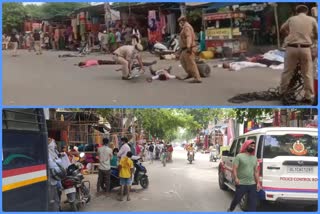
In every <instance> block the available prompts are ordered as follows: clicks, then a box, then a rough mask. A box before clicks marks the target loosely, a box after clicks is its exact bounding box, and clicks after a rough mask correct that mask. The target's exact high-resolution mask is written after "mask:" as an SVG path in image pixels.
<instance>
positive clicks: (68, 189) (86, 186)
mask: <svg viewBox="0 0 320 214" xmlns="http://www.w3.org/2000/svg"><path fill="white" fill-rule="evenodd" d="M80 157H81V158H82V157H84V153H81V154H80ZM81 169H82V164H81V163H79V162H77V163H74V164H71V165H70V166H69V167H68V168H67V176H66V177H65V178H64V179H62V182H61V183H62V187H63V189H64V192H65V194H66V195H67V201H65V203H69V204H70V206H71V209H72V211H78V210H79V209H80V208H81V207H83V206H84V205H85V204H87V203H89V201H90V199H91V195H90V182H89V181H84V177H83V175H82V174H81Z"/></svg>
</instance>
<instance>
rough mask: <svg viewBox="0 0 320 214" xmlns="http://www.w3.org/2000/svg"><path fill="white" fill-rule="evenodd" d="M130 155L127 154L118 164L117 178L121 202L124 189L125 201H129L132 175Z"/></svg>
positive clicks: (129, 153)
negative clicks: (125, 191)
mask: <svg viewBox="0 0 320 214" xmlns="http://www.w3.org/2000/svg"><path fill="white" fill-rule="evenodd" d="M131 157H132V153H131V152H130V151H129V152H127V154H126V156H124V157H123V158H121V160H120V163H119V177H120V185H121V188H120V198H119V200H120V201H123V193H124V189H125V188H126V189H127V191H128V192H127V201H130V200H131V199H130V189H131V184H132V176H133V173H134V166H133V161H132V160H131Z"/></svg>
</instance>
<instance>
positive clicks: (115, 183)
mask: <svg viewBox="0 0 320 214" xmlns="http://www.w3.org/2000/svg"><path fill="white" fill-rule="evenodd" d="M131 159H132V161H133V164H134V167H135V173H134V180H133V182H132V185H139V184H140V185H141V187H142V188H143V189H146V188H148V186H149V178H148V175H147V169H146V168H145V167H144V166H143V165H142V163H141V162H140V160H141V157H139V156H132V158H131ZM119 186H120V178H119V170H118V168H111V176H110V190H112V189H113V188H115V187H119Z"/></svg>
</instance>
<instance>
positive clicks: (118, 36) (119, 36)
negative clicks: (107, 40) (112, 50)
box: [116, 28, 121, 48]
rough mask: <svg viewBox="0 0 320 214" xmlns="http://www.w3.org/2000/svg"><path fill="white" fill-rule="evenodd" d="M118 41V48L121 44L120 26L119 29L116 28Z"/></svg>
mask: <svg viewBox="0 0 320 214" xmlns="http://www.w3.org/2000/svg"><path fill="white" fill-rule="evenodd" d="M116 43H117V47H116V48H119V47H120V45H121V32H120V29H119V28H117V30H116Z"/></svg>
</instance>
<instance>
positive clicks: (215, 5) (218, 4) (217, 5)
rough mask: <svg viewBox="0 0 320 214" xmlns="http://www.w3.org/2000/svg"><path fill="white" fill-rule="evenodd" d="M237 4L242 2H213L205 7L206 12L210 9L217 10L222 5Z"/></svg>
mask: <svg viewBox="0 0 320 214" xmlns="http://www.w3.org/2000/svg"><path fill="white" fill-rule="evenodd" d="M236 4H241V3H240V2H224V3H212V6H210V7H208V8H206V9H204V11H205V12H207V11H210V10H216V9H219V8H222V7H228V6H232V5H236Z"/></svg>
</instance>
